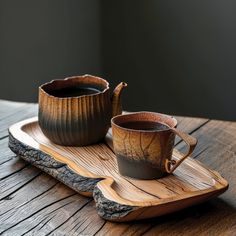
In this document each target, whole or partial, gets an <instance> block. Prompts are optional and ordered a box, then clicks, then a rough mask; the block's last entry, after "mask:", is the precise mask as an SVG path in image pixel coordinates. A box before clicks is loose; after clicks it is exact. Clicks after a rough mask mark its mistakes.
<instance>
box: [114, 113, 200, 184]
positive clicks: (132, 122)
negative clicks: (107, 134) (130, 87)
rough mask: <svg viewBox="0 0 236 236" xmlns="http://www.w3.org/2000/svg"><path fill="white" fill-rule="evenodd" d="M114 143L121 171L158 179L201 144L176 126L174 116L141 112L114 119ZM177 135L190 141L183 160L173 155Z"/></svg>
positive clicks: (174, 167)
mask: <svg viewBox="0 0 236 236" xmlns="http://www.w3.org/2000/svg"><path fill="white" fill-rule="evenodd" d="M111 124H112V133H113V146H114V151H115V154H116V156H117V162H118V168H119V172H120V173H121V174H122V175H125V176H129V177H133V178H138V179H155V178H160V177H163V176H165V175H167V174H170V173H172V172H173V171H174V170H175V169H176V168H177V167H178V166H179V165H180V164H181V162H182V161H184V159H185V158H186V157H188V156H189V155H190V154H191V153H192V151H193V149H194V148H195V146H196V144H197V140H196V139H195V138H194V137H192V136H190V135H188V134H186V133H183V132H181V131H179V130H177V129H176V126H177V120H176V119H175V118H173V117H171V116H168V115H164V114H159V113H153V112H137V113H132V114H126V115H119V116H116V117H114V118H112V120H111ZM175 135H178V136H179V137H180V138H181V139H183V140H184V141H185V142H186V143H187V145H188V147H189V148H188V151H187V153H186V154H184V155H183V156H182V158H181V159H180V160H177V161H176V160H173V159H172V151H173V147H174V141H175Z"/></svg>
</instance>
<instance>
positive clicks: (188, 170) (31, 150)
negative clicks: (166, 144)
mask: <svg viewBox="0 0 236 236" xmlns="http://www.w3.org/2000/svg"><path fill="white" fill-rule="evenodd" d="M9 147H10V148H11V150H12V151H13V152H15V153H16V154H18V155H19V156H21V157H22V158H23V159H24V160H26V161H28V162H30V163H31V164H33V165H35V166H36V167H38V168H40V169H42V170H43V171H45V172H46V173H48V174H50V175H52V176H53V177H55V178H56V179H58V180H60V181H61V182H63V183H64V184H66V185H68V186H69V187H70V188H72V189H74V190H75V191H77V192H79V193H80V194H82V195H85V196H93V198H94V200H95V202H96V207H97V211H98V214H99V215H100V216H101V217H103V218H104V219H107V220H111V221H130V220H138V219H144V218H150V217H154V216H160V215H164V214H167V213H170V212H174V211H177V210H179V209H182V208H185V207H188V206H190V205H193V204H197V203H200V202H203V201H206V200H208V199H210V198H212V197H215V196H217V195H219V194H221V193H223V192H224V191H225V190H226V189H227V188H228V183H227V181H226V180H225V179H223V178H222V177H221V176H220V175H219V174H218V173H217V172H216V171H212V170H210V169H207V168H206V167H204V166H203V165H202V164H201V163H199V162H198V161H195V160H193V159H191V158H188V159H186V161H184V162H183V163H182V164H181V166H180V167H179V168H178V169H177V170H176V171H175V172H174V174H173V175H169V176H168V177H165V178H162V179H159V180H151V181H150V180H148V181H147V180H135V179H131V178H128V177H123V176H121V175H119V173H118V170H117V165H116V158H115V154H114V153H113V151H112V145H111V135H110V134H109V133H108V135H107V139H106V143H105V142H104V143H100V144H96V145H91V146H87V147H63V146H59V145H55V144H53V143H51V142H50V141H49V140H48V139H47V138H46V137H45V136H44V135H43V133H42V132H41V130H40V128H39V126H38V122H37V118H36V117H35V118H31V119H28V120H24V121H22V122H19V123H17V124H15V125H13V126H11V127H10V129H9ZM173 157H174V159H176V160H178V159H179V158H180V157H181V155H180V153H178V152H177V151H176V150H175V151H174V154H173Z"/></svg>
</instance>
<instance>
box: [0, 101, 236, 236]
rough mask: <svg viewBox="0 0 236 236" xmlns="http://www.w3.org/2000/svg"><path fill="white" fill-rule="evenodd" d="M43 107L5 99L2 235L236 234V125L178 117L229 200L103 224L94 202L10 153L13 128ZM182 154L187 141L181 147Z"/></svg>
mask: <svg viewBox="0 0 236 236" xmlns="http://www.w3.org/2000/svg"><path fill="white" fill-rule="evenodd" d="M36 114H37V105H35V104H26V103H15V102H8V101H3V100H0V234H3V235H95V234H96V235H113V236H114V235H130V234H132V235H141V234H142V235H143V234H144V235H236V174H235V170H236V122H227V121H217V120H208V119H200V118H187V117H177V119H178V121H179V128H180V129H182V130H183V131H185V132H188V133H190V134H192V135H193V136H195V137H196V138H198V140H199V142H198V145H197V148H196V149H195V151H194V153H193V158H196V159H198V160H200V161H201V162H203V163H204V164H205V165H207V166H208V167H210V168H211V169H214V170H217V171H218V172H219V173H220V174H222V176H223V177H225V178H226V179H227V180H228V182H229V189H228V191H227V192H225V193H224V194H223V195H221V196H220V197H218V198H216V199H212V200H210V201H208V202H205V203H203V204H201V205H198V206H193V207H190V208H188V209H185V210H182V211H179V212H176V213H174V214H170V215H166V216H163V217H159V218H154V219H149V220H145V221H139V222H131V223H111V222H108V221H104V220H103V219H101V218H100V217H99V216H98V215H97V213H96V210H95V206H94V202H93V200H92V199H90V198H86V197H82V196H80V195H78V194H76V193H75V192H74V191H73V190H71V189H69V188H68V187H66V186H65V185H63V184H62V183H60V182H58V181H57V180H55V179H54V178H52V177H50V176H49V175H47V174H45V173H43V172H42V171H40V170H39V169H37V168H35V167H33V166H31V165H30V164H28V163H26V162H25V161H23V160H22V159H20V158H19V157H17V156H15V155H14V154H13V153H12V152H11V151H10V150H9V148H8V131H7V129H8V127H9V126H10V125H11V124H13V123H15V122H17V121H20V120H22V119H25V118H28V117H32V116H35V115H36ZM176 147H177V148H178V149H179V150H182V149H183V148H184V145H183V143H182V142H178V140H177V143H176Z"/></svg>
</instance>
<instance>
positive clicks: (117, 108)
mask: <svg viewBox="0 0 236 236" xmlns="http://www.w3.org/2000/svg"><path fill="white" fill-rule="evenodd" d="M126 86H127V84H126V83H124V82H121V83H119V84H118V85H117V86H116V88H115V89H114V91H113V95H112V117H113V116H117V115H120V114H121V113H122V104H121V92H122V90H123V88H125V87H126Z"/></svg>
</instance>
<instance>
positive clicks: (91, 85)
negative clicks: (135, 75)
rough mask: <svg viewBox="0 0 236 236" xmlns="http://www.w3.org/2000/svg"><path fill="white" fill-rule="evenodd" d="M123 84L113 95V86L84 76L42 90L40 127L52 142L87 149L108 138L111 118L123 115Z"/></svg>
mask: <svg viewBox="0 0 236 236" xmlns="http://www.w3.org/2000/svg"><path fill="white" fill-rule="evenodd" d="M125 86H126V84H125V83H123V82H122V83H120V84H119V85H118V86H117V87H116V88H115V90H114V91H113V94H112V95H111V92H110V88H109V83H108V82H107V81H106V80H104V79H102V78H99V77H95V76H91V75H84V76H74V77H69V78H66V79H64V80H53V81H51V82H49V83H46V84H43V85H42V86H40V87H39V125H40V127H41V129H42V131H43V133H44V135H45V136H46V137H47V138H48V139H49V140H51V141H52V142H54V143H56V144H59V145H64V146H84V145H89V144H93V143H96V142H98V141H100V140H101V139H102V138H104V136H105V135H106V133H107V131H108V128H109V126H110V119H111V117H113V116H115V115H118V114H121V111H122V108H121V101H120V94H121V91H122V89H123V88H124V87H125Z"/></svg>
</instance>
